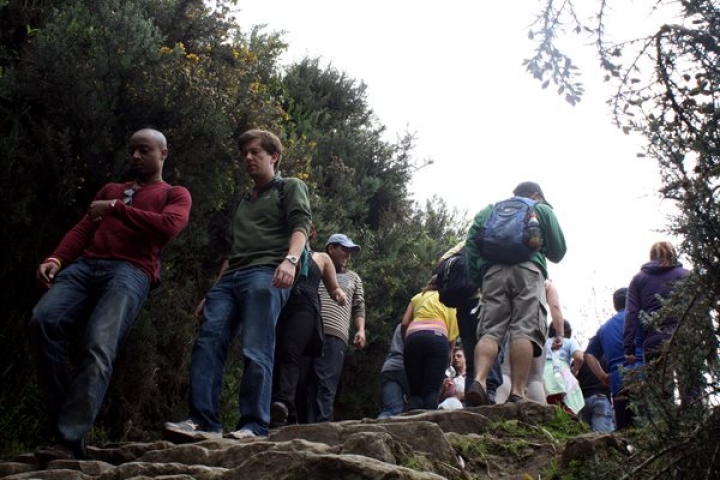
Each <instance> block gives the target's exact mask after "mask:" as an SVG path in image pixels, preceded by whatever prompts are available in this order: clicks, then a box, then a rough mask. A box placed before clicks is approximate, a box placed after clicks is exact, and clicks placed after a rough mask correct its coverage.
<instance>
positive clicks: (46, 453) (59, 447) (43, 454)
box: [35, 443, 75, 464]
mask: <svg viewBox="0 0 720 480" xmlns="http://www.w3.org/2000/svg"><path fill="white" fill-rule="evenodd" d="M35 458H37V459H38V461H39V462H40V463H42V464H47V463H49V462H52V461H53V460H75V454H74V453H73V451H72V448H70V447H69V446H67V445H64V444H62V443H57V444H55V445H43V446H40V447H38V448H36V449H35Z"/></svg>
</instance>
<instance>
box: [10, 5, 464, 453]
mask: <svg viewBox="0 0 720 480" xmlns="http://www.w3.org/2000/svg"><path fill="white" fill-rule="evenodd" d="M232 4H233V2H218V5H216V7H215V8H214V9H212V10H211V9H210V8H209V7H208V6H207V5H206V3H205V2H202V1H200V0H179V1H160V0H108V1H104V2H100V3H98V2H90V1H87V0H70V1H39V2H30V3H28V2H20V1H17V0H9V1H3V0H0V167H1V168H2V173H3V175H2V176H1V177H0V200H2V201H3V205H4V206H5V208H3V209H2V210H1V211H0V224H2V225H3V226H4V234H3V236H2V237H0V247H1V248H0V265H2V266H3V268H2V271H0V282H2V285H3V290H2V292H0V296H1V298H2V303H3V305H4V313H5V315H4V318H3V320H4V321H3V322H2V324H1V326H0V352H1V353H0V365H2V367H0V385H2V391H0V405H1V407H0V408H1V410H0V429H1V430H2V431H3V435H2V438H1V439H0V451H2V452H10V451H18V450H21V449H26V448H29V447H31V446H32V445H33V444H34V443H36V442H37V441H39V440H42V439H43V438H44V437H46V436H47V434H48V431H47V430H48V429H47V425H45V424H44V422H43V415H42V411H41V409H40V406H39V401H38V395H37V387H36V385H35V380H34V379H35V371H34V366H33V361H32V351H31V348H30V345H29V344H28V341H27V338H26V332H25V325H26V322H27V320H28V319H29V317H30V315H31V310H32V308H33V306H34V304H35V303H36V302H37V300H38V298H39V297H40V295H41V294H42V291H41V290H40V289H39V288H38V287H37V286H36V285H35V282H34V270H35V268H36V266H37V264H38V263H39V261H41V260H42V258H43V257H44V256H45V255H47V254H48V253H50V252H51V251H52V249H53V248H54V247H55V245H56V244H57V243H58V241H59V240H60V238H61V237H62V235H63V234H64V233H65V232H66V231H67V230H68V229H69V228H70V227H71V226H72V225H73V224H74V223H75V222H76V221H77V220H78V219H79V218H80V217H81V216H82V215H83V214H84V212H85V209H86V208H87V205H88V203H89V202H90V200H91V199H92V196H93V195H94V194H95V192H96V191H97V190H98V189H99V188H100V186H101V185H103V184H104V183H105V182H107V181H109V180H116V179H122V178H124V177H125V176H126V170H125V153H124V152H125V147H124V144H125V142H126V139H127V138H128V137H129V135H130V134H131V133H132V132H133V131H134V130H136V129H139V128H142V127H146V126H152V127H154V128H157V129H159V130H161V131H163V132H164V133H165V134H166V136H167V137H168V140H169V148H170V156H169V158H168V160H167V161H166V163H165V172H164V173H165V178H166V180H168V181H169V182H170V183H175V184H183V185H185V186H187V187H188V188H189V189H190V191H191V192H192V195H193V210H192V214H191V220H190V225H189V227H188V228H187V229H186V230H185V231H184V232H183V233H182V235H181V236H180V237H179V238H178V239H176V240H175V241H174V242H173V243H172V244H171V245H170V246H169V247H168V248H166V249H165V251H164V252H163V268H162V276H163V283H162V285H161V287H160V288H158V289H156V290H155V291H153V292H152V294H151V297H150V299H149V301H148V302H147V304H146V307H145V308H144V310H143V312H142V314H141V315H140V317H139V318H138V320H137V322H136V325H135V328H134V330H133V333H132V335H131V338H130V339H129V341H128V342H127V344H126V346H125V347H124V349H123V351H122V353H121V356H120V358H119V359H118V361H117V364H116V369H115V372H114V376H113V381H112V383H111V386H110V391H109V392H108V395H107V398H106V402H105V404H104V407H103V411H102V413H101V415H100V417H99V418H98V421H97V422H96V428H95V429H94V430H93V432H92V435H91V436H92V438H91V441H96V442H99V441H105V440H123V439H148V438H157V436H158V429H159V427H160V425H161V424H162V422H163V421H166V420H169V419H178V418H182V416H184V414H185V411H186V393H187V386H188V363H189V359H190V351H191V348H192V344H193V340H194V336H195V330H196V321H195V319H194V317H193V315H192V312H193V311H194V308H195V305H196V304H197V303H198V301H199V300H200V298H202V296H203V294H204V292H205V290H206V289H207V288H208V286H209V285H210V284H211V283H212V281H213V280H214V276H215V275H216V272H217V269H218V267H219V265H220V261H221V257H222V255H223V253H224V251H225V249H226V247H227V241H226V238H225V237H226V230H227V226H228V223H229V215H230V213H231V212H232V210H233V207H234V205H235V202H236V199H237V198H239V197H240V196H241V195H243V194H244V192H245V191H246V190H247V188H248V186H249V182H248V179H247V177H246V175H245V173H244V168H243V167H242V163H241V162H238V161H237V160H238V159H239V158H240V156H239V152H238V146H237V142H236V141H235V140H236V138H237V136H238V135H239V134H240V133H242V132H243V131H245V130H246V129H248V128H250V127H259V128H267V129H270V130H273V131H276V132H278V133H279V135H280V137H281V138H282V139H283V142H284V144H285V146H286V150H285V153H284V157H283V162H282V173H283V175H285V176H297V177H299V178H302V179H304V180H305V181H307V183H308V185H309V186H310V189H311V195H312V202H313V208H314V211H315V212H314V213H315V215H314V218H315V221H316V223H317V225H318V229H319V231H320V239H324V238H325V237H326V236H327V235H329V234H330V233H333V232H335V231H343V232H345V233H347V234H349V235H351V236H352V237H353V238H355V239H356V240H358V242H360V243H362V245H363V247H364V249H363V254H362V256H360V257H359V258H357V259H356V260H355V269H356V270H357V271H358V272H359V273H360V274H361V275H362V276H363V278H364V279H365V284H366V297H367V301H368V306H369V311H368V327H367V328H368V347H367V348H366V349H365V350H364V351H361V352H355V351H351V352H350V353H349V355H348V360H347V365H346V369H347V370H346V374H345V379H346V380H344V388H343V391H342V394H341V397H340V399H339V403H340V405H339V408H338V414H339V416H341V417H343V418H350V417H359V416H364V415H367V416H374V415H376V414H377V411H378V407H377V403H378V396H379V385H378V384H377V380H376V379H377V377H378V371H379V365H380V363H381V362H382V360H383V358H384V355H385V353H386V351H387V347H388V343H389V339H390V332H391V329H392V324H393V323H394V322H396V321H397V320H398V319H399V318H400V315H401V314H402V312H403V311H404V308H405V305H406V302H407V301H408V299H409V298H410V296H411V295H412V294H413V293H415V291H417V289H418V288H419V287H420V285H421V284H422V283H423V281H424V278H425V277H426V275H427V273H428V272H429V269H430V268H431V265H432V263H433V262H434V259H436V258H437V257H438V256H439V255H440V253H441V252H442V251H444V250H445V248H447V247H448V246H449V245H452V244H453V242H454V241H455V238H456V236H457V235H458V233H459V232H458V231H457V228H458V226H457V224H456V219H455V212H452V211H449V210H448V209H447V208H446V206H445V205H444V204H443V203H442V202H440V201H436V202H433V203H428V205H427V206H425V207H424V208H422V209H421V208H419V207H418V206H416V205H414V204H413V202H412V201H411V200H410V197H409V192H408V189H407V185H408V183H409V182H410V180H411V175H412V172H413V171H414V169H415V168H417V165H415V163H414V160H413V159H412V155H411V151H412V146H413V145H412V144H413V142H412V136H411V135H406V136H404V137H403V138H400V139H399V140H397V141H396V142H390V141H387V140H385V133H384V127H383V126H382V125H381V124H380V123H379V122H378V120H377V119H376V118H375V117H374V115H373V114H372V110H371V109H370V108H369V106H368V105H367V100H366V97H365V86H364V85H363V84H362V83H361V82H358V81H356V80H353V79H350V78H347V76H346V75H345V74H343V73H341V72H338V71H336V70H335V69H334V68H332V67H323V66H321V65H320V64H319V62H318V61H317V60H311V59H308V60H305V61H303V62H300V63H299V64H297V65H292V66H290V67H288V68H287V69H286V71H283V69H281V67H280V65H279V64H278V57H279V54H280V53H281V52H282V51H283V50H284V48H285V44H284V43H283V41H282V39H281V38H280V37H279V36H278V35H277V34H272V33H270V34H268V33H264V32H263V31H261V30H258V29H248V30H245V31H241V30H240V29H239V28H238V27H237V26H236V25H237V22H236V19H235V18H234V16H233V12H232V9H231V8H230V7H231V6H232ZM315 247H316V249H322V244H320V243H318V245H315ZM237 351H238V349H237V348H233V355H231V358H230V361H229V363H228V366H227V370H226V372H227V374H226V377H225V390H224V396H223V408H222V415H223V421H224V423H225V425H226V427H228V428H231V427H233V426H234V425H235V423H236V421H237V415H238V413H237V389H238V382H239V373H240V372H241V369H242V362H241V361H240V359H239V358H238V355H237Z"/></svg>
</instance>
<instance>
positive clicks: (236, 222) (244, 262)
mask: <svg viewBox="0 0 720 480" xmlns="http://www.w3.org/2000/svg"><path fill="white" fill-rule="evenodd" d="M278 182H284V186H282V187H280V186H279V185H278ZM281 189H282V192H283V194H282V195H283V196H284V199H281V195H280V190H281ZM283 204H284V208H283ZM311 220H312V213H311V211H310V201H309V200H308V189H307V185H305V183H304V182H303V181H302V180H300V179H298V178H281V177H280V176H279V175H276V176H275V178H274V179H273V181H272V182H270V184H269V185H267V186H266V187H265V188H264V189H263V190H261V191H258V192H255V191H253V193H252V194H249V195H247V196H246V197H245V198H244V199H243V200H242V201H241V202H240V205H238V207H237V210H236V211H235V217H234V219H233V223H232V225H231V235H232V246H231V247H230V253H229V255H228V261H229V264H228V269H227V270H226V272H225V273H230V272H233V271H236V270H241V269H244V268H249V267H257V266H263V265H264V266H268V267H273V268H274V267H277V266H278V265H279V264H280V263H281V262H282V261H283V260H284V259H285V256H286V255H287V253H288V247H289V245H290V236H291V235H292V233H293V232H296V231H301V232H303V233H304V234H305V237H307V235H308V232H309V230H310V222H311Z"/></svg>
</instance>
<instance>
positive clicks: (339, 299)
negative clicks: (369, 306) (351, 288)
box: [310, 252, 347, 307]
mask: <svg viewBox="0 0 720 480" xmlns="http://www.w3.org/2000/svg"><path fill="white" fill-rule="evenodd" d="M315 257H317V259H318V260H319V262H316V263H319V264H320V265H321V267H322V280H323V284H324V285H325V290H327V292H328V295H330V298H332V299H333V300H335V303H337V304H338V305H340V306H341V307H342V306H343V305H345V303H346V302H347V295H345V290H343V289H342V288H341V287H340V284H338V281H337V272H336V271H335V265H333V263H332V259H331V258H330V255H328V254H327V253H324V252H315V253H313V255H312V258H315ZM312 258H311V259H310V261H311V262H312V261H314V260H313V259H312Z"/></svg>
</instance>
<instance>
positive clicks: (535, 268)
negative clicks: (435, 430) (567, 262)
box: [465, 182, 566, 406]
mask: <svg viewBox="0 0 720 480" xmlns="http://www.w3.org/2000/svg"><path fill="white" fill-rule="evenodd" d="M513 195H514V196H515V197H520V199H530V200H532V202H530V203H531V204H532V203H534V205H533V207H532V211H533V212H534V215H535V218H533V220H535V219H536V220H537V222H538V223H539V228H540V232H541V238H540V245H542V247H541V248H539V249H538V250H536V251H534V252H533V253H532V254H530V255H529V260H527V261H521V262H519V263H513V262H507V261H506V262H503V263H501V262H499V261H493V260H491V259H489V258H486V256H487V253H485V254H483V247H482V244H481V240H480V239H481V238H482V232H483V231H484V228H485V226H486V220H487V219H488V218H489V217H490V214H491V213H492V212H493V209H494V207H495V205H488V206H487V207H485V208H484V209H483V210H481V211H480V212H479V213H478V214H477V215H476V216H475V219H474V220H473V225H472V227H470V231H469V232H468V238H467V242H466V244H465V249H466V252H467V261H468V273H469V275H470V278H471V279H472V280H473V282H475V284H476V285H477V286H478V287H479V288H480V289H481V293H482V308H481V311H480V321H479V323H478V332H477V333H478V338H479V341H478V343H477V346H476V347H475V379H474V380H475V381H474V382H473V384H472V385H471V386H470V387H469V388H468V389H467V390H466V393H465V401H466V404H467V405H468V406H477V405H487V404H488V403H489V399H488V396H487V390H486V380H487V376H488V373H489V372H490V369H491V367H492V366H493V363H494V362H495V358H496V357H497V355H498V351H499V349H500V346H502V345H503V343H504V341H505V338H506V336H507V337H508V338H509V346H510V347H509V352H508V354H509V355H510V372H511V376H510V379H511V383H512V386H511V392H510V396H509V397H508V401H509V402H519V401H523V400H524V398H525V384H526V383H527V378H528V375H529V374H530V367H531V366H532V361H533V358H534V357H537V356H539V355H540V354H541V352H542V347H543V345H544V343H545V336H546V330H547V320H546V318H547V300H546V298H545V280H546V279H547V276H548V275H547V261H546V259H547V260H550V261H552V262H555V263H557V262H559V261H561V260H562V259H563V257H564V256H565V251H566V246H565V237H564V235H563V232H562V230H561V229H560V224H559V223H558V221H557V218H556V217H555V213H554V212H553V209H552V206H551V205H550V204H549V203H548V202H547V200H545V195H544V194H543V191H542V189H541V188H540V185H538V184H537V183H535V182H522V183H520V184H519V185H518V186H517V187H516V188H515V190H514V191H513ZM524 202H527V201H526V200H524Z"/></svg>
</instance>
